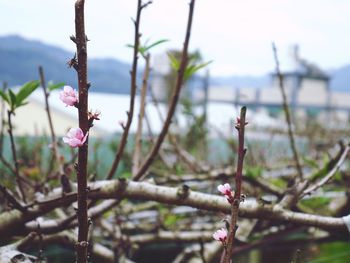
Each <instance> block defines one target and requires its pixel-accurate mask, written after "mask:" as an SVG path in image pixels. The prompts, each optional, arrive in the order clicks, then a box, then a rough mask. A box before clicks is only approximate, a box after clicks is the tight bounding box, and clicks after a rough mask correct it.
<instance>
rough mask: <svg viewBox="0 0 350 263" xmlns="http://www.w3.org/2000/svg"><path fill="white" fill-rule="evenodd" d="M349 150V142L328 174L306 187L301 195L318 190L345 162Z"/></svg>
mask: <svg viewBox="0 0 350 263" xmlns="http://www.w3.org/2000/svg"><path fill="white" fill-rule="evenodd" d="M349 150H350V146H349V144H348V145H346V147H345V149H344V151H343V153H342V155H341V157H340V159H339V160H338V162H337V163H336V164H335V165H334V167H333V168H332V169H331V170H330V171H329V172H328V174H327V175H326V176H324V177H323V178H322V179H321V180H320V181H318V182H316V183H315V184H313V185H311V186H309V187H308V188H307V189H305V190H304V192H303V193H302V195H301V196H300V197H303V196H305V195H308V194H311V193H312V192H314V191H316V190H317V189H318V188H320V187H322V186H323V185H325V184H326V183H327V182H328V181H329V180H330V179H331V178H332V177H333V176H334V175H335V174H336V173H337V171H338V170H339V169H340V167H341V165H342V164H343V163H344V161H345V159H346V157H347V156H348V153H349Z"/></svg>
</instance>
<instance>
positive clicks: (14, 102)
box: [9, 89, 16, 110]
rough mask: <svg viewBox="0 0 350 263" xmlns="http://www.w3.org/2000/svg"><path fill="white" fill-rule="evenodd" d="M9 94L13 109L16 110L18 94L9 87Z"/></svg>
mask: <svg viewBox="0 0 350 263" xmlns="http://www.w3.org/2000/svg"><path fill="white" fill-rule="evenodd" d="M9 95H10V100H11V110H14V109H15V108H16V94H15V93H13V91H12V90H10V89H9Z"/></svg>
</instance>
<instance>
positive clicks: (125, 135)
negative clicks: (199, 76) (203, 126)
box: [107, 0, 152, 179]
mask: <svg viewBox="0 0 350 263" xmlns="http://www.w3.org/2000/svg"><path fill="white" fill-rule="evenodd" d="M151 3H152V2H151V1H149V2H147V3H145V4H142V1H141V0H138V1H137V12H136V20H135V21H134V25H135V39H134V53H133V62H132V70H131V87H130V105H129V111H128V112H127V115H128V120H127V122H126V125H125V127H124V132H123V135H122V138H121V140H120V143H119V147H118V151H117V153H116V155H115V158H114V161H113V164H112V167H111V169H110V170H109V173H108V175H107V179H111V178H112V177H113V175H114V173H115V172H116V170H117V168H118V165H119V162H120V160H121V158H122V155H123V152H124V148H125V145H126V143H127V140H128V135H129V130H130V126H131V123H132V118H133V115H134V104H135V95H136V88H137V84H136V77H137V61H138V55H137V54H138V52H139V45H140V32H139V31H140V19H141V11H142V9H143V8H145V7H146V6H147V5H149V4H151Z"/></svg>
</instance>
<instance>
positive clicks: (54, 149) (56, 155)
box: [39, 66, 64, 176]
mask: <svg viewBox="0 0 350 263" xmlns="http://www.w3.org/2000/svg"><path fill="white" fill-rule="evenodd" d="M39 76H40V82H41V87H42V88H43V91H44V98H45V111H46V113H47V119H48V121H49V126H50V133H51V145H52V153H53V158H54V161H55V162H56V163H58V170H59V173H60V176H64V169H63V165H62V163H61V160H60V154H59V152H58V149H57V138H56V135H55V129H54V127H53V122H52V117H51V110H50V105H49V95H50V94H49V93H48V92H47V87H46V81H45V74H44V69H43V67H42V66H39Z"/></svg>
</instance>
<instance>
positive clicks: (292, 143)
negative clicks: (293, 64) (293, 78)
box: [272, 43, 303, 180]
mask: <svg viewBox="0 0 350 263" xmlns="http://www.w3.org/2000/svg"><path fill="white" fill-rule="evenodd" d="M272 50H273V55H274V59H275V64H276V74H277V77H278V80H279V87H280V90H281V93H282V99H283V109H284V113H285V116H286V121H287V125H288V136H289V143H290V147H291V149H292V152H293V158H294V162H295V166H296V169H297V173H298V176H299V179H300V180H301V179H303V171H302V168H301V165H300V161H299V155H298V151H297V148H296V146H295V140H294V134H293V130H292V121H291V117H290V112H289V107H288V101H287V95H286V91H285V88H284V81H283V75H282V73H281V71H280V66H279V60H278V56H277V49H276V46H275V44H274V43H272Z"/></svg>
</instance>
